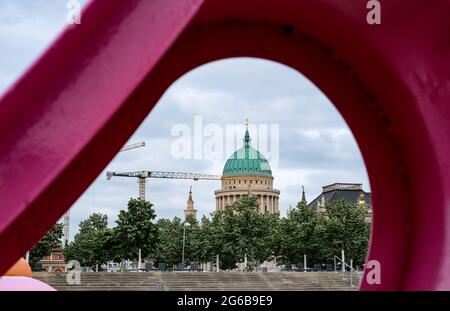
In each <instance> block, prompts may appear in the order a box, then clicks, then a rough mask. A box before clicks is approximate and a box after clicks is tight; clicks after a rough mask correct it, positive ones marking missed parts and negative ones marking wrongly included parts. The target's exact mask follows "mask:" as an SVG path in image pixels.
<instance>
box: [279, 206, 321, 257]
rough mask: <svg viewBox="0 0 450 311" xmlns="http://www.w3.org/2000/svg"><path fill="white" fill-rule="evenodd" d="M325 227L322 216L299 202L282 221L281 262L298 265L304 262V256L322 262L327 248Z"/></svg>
mask: <svg viewBox="0 0 450 311" xmlns="http://www.w3.org/2000/svg"><path fill="white" fill-rule="evenodd" d="M324 226H325V224H324V217H323V215H322V214H319V213H317V212H316V211H314V210H313V209H311V208H308V207H307V205H306V204H304V203H301V202H299V204H298V205H297V207H296V208H294V209H292V210H291V211H290V213H289V215H288V216H287V218H285V219H283V220H282V221H281V225H280V232H281V241H280V245H281V250H280V253H281V260H282V261H283V262H291V263H295V264H296V263H299V262H303V255H307V256H308V259H309V260H312V261H317V260H321V259H322V253H323V249H324V246H325V245H324V244H325V243H324V240H323V231H324V229H325V228H324Z"/></svg>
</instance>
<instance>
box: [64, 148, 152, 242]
mask: <svg viewBox="0 0 450 311" xmlns="http://www.w3.org/2000/svg"><path fill="white" fill-rule="evenodd" d="M144 146H145V142H143V141H142V142H138V143H135V144H129V145H125V146H123V147H122V149H120V151H119V152H123V151H128V150H131V149H136V148H139V147H144ZM69 233H70V209H69V210H67V212H66V213H65V214H64V225H63V247H65V246H66V245H67V244H69Z"/></svg>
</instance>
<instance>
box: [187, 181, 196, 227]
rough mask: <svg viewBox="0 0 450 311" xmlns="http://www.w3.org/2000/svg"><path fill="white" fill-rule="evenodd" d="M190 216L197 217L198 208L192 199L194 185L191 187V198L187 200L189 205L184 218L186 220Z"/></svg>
mask: <svg viewBox="0 0 450 311" xmlns="http://www.w3.org/2000/svg"><path fill="white" fill-rule="evenodd" d="M188 216H190V217H193V218H194V219H197V210H196V209H195V208H194V201H193V200H192V186H191V187H190V188H189V198H188V200H187V207H186V209H185V210H184V220H186V219H187V218H188Z"/></svg>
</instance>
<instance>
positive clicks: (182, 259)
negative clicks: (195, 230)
mask: <svg viewBox="0 0 450 311" xmlns="http://www.w3.org/2000/svg"><path fill="white" fill-rule="evenodd" d="M189 226H190V224H189V223H188V222H184V223H183V253H182V255H181V265H182V266H183V270H184V246H185V244H186V243H185V242H186V227H189Z"/></svg>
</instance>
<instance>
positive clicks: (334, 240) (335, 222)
mask: <svg viewBox="0 0 450 311" xmlns="http://www.w3.org/2000/svg"><path fill="white" fill-rule="evenodd" d="M325 208H326V216H327V217H326V224H325V227H326V235H325V243H326V246H327V248H326V249H327V253H326V256H327V257H332V256H333V255H337V256H339V257H340V256H341V250H344V251H345V256H346V258H348V259H353V261H354V263H355V265H359V266H361V265H362V264H363V263H364V260H365V256H366V251H367V247H368V242H369V235H370V224H369V223H368V222H366V221H365V217H366V211H365V210H364V209H361V208H360V207H359V206H357V205H355V204H351V203H349V202H347V201H345V200H344V199H341V200H339V201H336V202H333V204H328V205H326V207H325Z"/></svg>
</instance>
